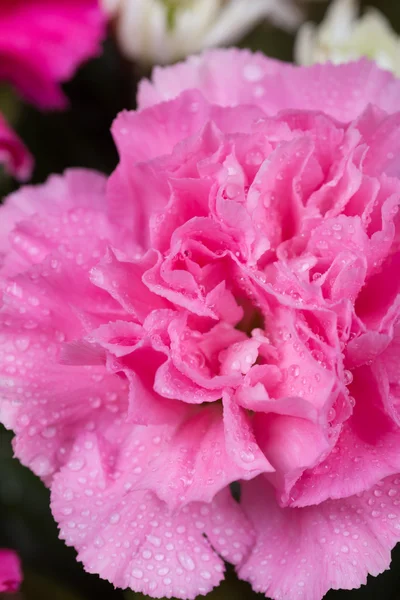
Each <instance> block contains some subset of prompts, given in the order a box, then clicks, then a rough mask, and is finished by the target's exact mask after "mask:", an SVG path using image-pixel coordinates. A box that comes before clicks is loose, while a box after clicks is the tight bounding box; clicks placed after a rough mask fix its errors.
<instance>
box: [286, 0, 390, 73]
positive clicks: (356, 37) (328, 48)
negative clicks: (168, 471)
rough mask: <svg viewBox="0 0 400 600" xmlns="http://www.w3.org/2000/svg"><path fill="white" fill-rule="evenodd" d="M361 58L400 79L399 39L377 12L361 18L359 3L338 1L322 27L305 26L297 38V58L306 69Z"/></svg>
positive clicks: (344, 0)
mask: <svg viewBox="0 0 400 600" xmlns="http://www.w3.org/2000/svg"><path fill="white" fill-rule="evenodd" d="M362 56H366V57H368V58H371V59H373V60H375V61H376V62H377V63H378V64H379V66H381V67H382V68H384V69H387V70H389V71H393V72H394V73H396V74H397V75H400V38H399V36H398V35H397V34H396V33H395V32H394V31H393V29H392V27H391V25H390V22H389V21H388V20H387V19H386V17H385V16H384V15H383V14H382V13H381V12H379V11H378V10H376V9H374V8H369V9H367V11H366V12H365V14H364V15H363V16H361V17H359V8H358V3H357V0H335V1H334V2H333V3H332V4H331V5H330V6H329V8H328V10H327V13H326V16H325V18H324V20H323V21H322V23H321V25H319V26H316V25H314V24H313V23H305V24H304V25H303V26H302V27H301V28H300V30H299V33H298V35H297V39H296V45H295V57H296V61H297V62H298V63H300V64H303V65H310V64H313V63H317V62H326V61H331V62H334V63H342V62H347V61H350V60H356V59H359V58H361V57H362Z"/></svg>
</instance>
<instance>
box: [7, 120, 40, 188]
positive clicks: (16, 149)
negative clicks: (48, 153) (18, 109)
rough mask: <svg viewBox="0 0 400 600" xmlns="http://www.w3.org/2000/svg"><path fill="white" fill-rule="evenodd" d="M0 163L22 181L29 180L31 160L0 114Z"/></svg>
mask: <svg viewBox="0 0 400 600" xmlns="http://www.w3.org/2000/svg"><path fill="white" fill-rule="evenodd" d="M0 163H2V164H3V165H4V166H5V168H6V169H7V171H8V172H9V173H10V174H11V175H13V176H14V177H16V178H17V179H20V180H22V181H25V180H26V179H29V177H30V175H31V173H32V168H33V159H32V156H31V155H30V154H29V152H28V151H27V149H26V148H25V146H24V144H23V143H22V142H21V140H20V139H19V137H18V136H17V135H16V134H15V133H14V132H13V131H12V130H11V129H10V127H9V126H8V125H7V123H6V121H5V120H4V118H3V117H2V116H1V113H0Z"/></svg>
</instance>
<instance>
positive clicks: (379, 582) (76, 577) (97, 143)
mask: <svg viewBox="0 0 400 600" xmlns="http://www.w3.org/2000/svg"><path fill="white" fill-rule="evenodd" d="M363 5H364V6H366V5H369V6H371V5H374V6H377V7H378V8H379V9H380V10H381V11H382V12H383V13H384V14H386V15H387V16H388V17H389V18H390V20H391V23H392V25H393V28H394V29H395V30H397V31H398V32H400V2H399V1H398V0H380V1H379V2H378V1H375V2H373V1H371V2H363ZM325 8H326V3H324V2H322V3H321V2H318V3H309V5H308V6H307V10H308V14H309V18H311V19H313V20H315V21H319V20H320V19H321V18H322V16H323V13H324V10H325ZM293 42H294V36H293V35H289V34H287V33H284V32H282V31H280V30H278V29H275V28H273V27H271V26H269V25H262V26H259V27H258V28H257V29H256V30H255V31H253V32H252V33H251V34H250V35H249V36H247V38H246V39H244V40H243V41H242V42H241V44H240V45H242V46H244V47H249V48H252V49H254V50H262V51H263V52H265V54H267V55H269V56H273V57H276V58H281V59H283V60H289V61H290V60H292V55H293ZM139 77H140V73H139V69H138V68H135V67H134V66H132V64H130V63H128V62H126V61H125V60H123V59H122V58H121V56H120V55H119V53H118V50H117V48H116V46H115V44H114V42H113V39H112V35H110V36H109V39H108V40H107V41H106V42H105V44H104V53H103V55H102V56H101V57H99V58H98V59H96V60H93V61H91V62H90V63H89V64H87V65H85V66H84V67H83V68H82V69H81V70H80V71H79V73H78V74H77V76H76V77H75V79H74V80H73V81H72V82H70V83H68V84H67V85H66V86H65V92H66V94H67V95H68V97H69V100H70V108H69V110H67V111H65V112H62V113H53V114H49V113H40V112H38V111H37V110H35V109H34V108H33V107H31V106H27V105H24V104H23V103H22V102H21V101H20V100H18V98H17V96H16V95H14V94H13V92H12V91H10V90H9V89H7V88H1V89H0V109H1V110H2V111H3V112H5V113H6V115H7V116H8V118H9V120H10V121H11V123H12V124H13V126H14V127H15V129H16V130H17V131H18V133H19V134H20V135H21V137H22V139H23V140H24V141H25V143H26V144H27V146H28V147H29V148H30V150H31V152H32V154H33V155H34V157H35V161H36V168H35V172H34V177H33V182H42V181H44V180H45V179H46V178H47V176H48V175H49V174H50V173H54V172H58V173H60V172H62V171H63V170H64V169H65V168H67V167H71V166H84V167H89V168H95V169H98V170H100V171H103V172H105V173H111V172H112V170H113V169H114V168H115V166H116V163H117V154H116V151H115V149H114V145H113V142H112V139H111V135H110V133H109V128H110V125H111V123H112V120H113V119H114V117H115V116H116V114H117V113H118V112H119V111H120V110H122V109H124V108H132V107H134V99H135V94H136V87H137V82H138V79H139ZM15 187H16V185H15V183H14V182H13V181H12V180H11V179H9V178H7V177H5V175H4V174H3V173H0V197H4V196H5V195H6V194H7V193H9V192H10V191H12V190H13V189H15ZM11 438H12V436H11V434H10V433H8V432H6V431H4V429H1V426H0V547H2V546H7V547H12V548H15V549H17V550H18V552H19V553H20V555H21V557H22V560H23V564H24V572H25V581H24V584H23V588H22V592H21V594H18V595H14V596H12V597H11V596H10V599H11V598H13V599H14V600H17V599H18V600H20V599H21V600H22V599H25V600H85V599H86V600H97V599H98V598H103V597H104V598H108V599H109V600H117V599H121V600H123V599H125V600H140V599H143V598H144V596H142V595H141V594H134V593H133V592H129V593H123V592H122V591H120V590H114V589H113V587H112V586H111V585H109V584H108V583H107V582H104V581H102V580H100V579H99V578H98V577H96V576H91V575H87V574H86V573H84V571H83V569H82V567H81V566H80V565H79V564H78V563H77V562H76V560H75V553H74V551H73V550H71V549H70V548H66V546H65V545H64V543H63V542H61V541H60V540H58V534H57V527H56V525H55V523H54V521H53V518H52V516H51V513H50V509H49V494H48V491H47V490H46V489H45V488H44V486H43V485H42V484H41V482H40V481H39V480H38V479H37V478H36V477H35V476H34V475H32V473H30V472H29V471H28V470H27V469H25V468H24V467H22V466H21V465H20V464H19V463H18V461H16V460H14V459H13V458H12V449H11ZM5 597H6V596H5V595H4V598H5ZM263 597H264V596H260V595H259V594H255V593H253V592H252V591H251V588H250V586H249V585H247V584H246V583H244V582H239V581H238V580H237V579H236V577H235V575H234V573H233V572H232V571H229V573H228V576H227V580H226V581H225V582H224V583H223V584H222V585H221V586H220V587H219V588H218V589H217V590H215V591H214V592H213V593H212V594H210V595H209V596H208V598H210V599H212V600H222V599H224V600H251V599H252V598H263ZM339 599H340V600H400V545H399V546H398V547H397V548H396V549H395V550H394V552H393V561H392V568H391V570H390V571H387V572H386V573H384V574H383V575H381V576H380V577H376V578H370V579H369V581H368V585H367V586H362V588H360V589H359V590H354V591H351V592H347V591H338V592H334V591H331V592H329V593H328V594H327V595H326V596H325V600H339ZM287 600H293V599H291V598H288V599H287Z"/></svg>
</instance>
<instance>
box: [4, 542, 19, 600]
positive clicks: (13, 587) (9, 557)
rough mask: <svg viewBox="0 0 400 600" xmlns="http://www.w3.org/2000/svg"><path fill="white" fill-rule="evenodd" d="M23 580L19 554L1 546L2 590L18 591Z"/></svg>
mask: <svg viewBox="0 0 400 600" xmlns="http://www.w3.org/2000/svg"><path fill="white" fill-rule="evenodd" d="M21 580H22V573H21V565H20V562H19V558H18V556H17V555H16V554H15V552H13V551H12V550H3V549H1V548H0V592H17V591H18V589H19V586H20V584H21Z"/></svg>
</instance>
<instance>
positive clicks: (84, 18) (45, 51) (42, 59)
mask: <svg viewBox="0 0 400 600" xmlns="http://www.w3.org/2000/svg"><path fill="white" fill-rule="evenodd" d="M104 26H105V15H104V13H103V12H102V10H101V8H100V6H99V1H98V0H1V2H0V80H6V81H9V82H10V83H12V84H13V85H14V86H15V87H16V88H17V89H18V91H19V92H20V93H21V94H23V96H24V97H25V98H26V99H27V100H28V101H30V102H32V103H33V104H36V105H37V106H39V107H40V108H46V109H47V108H63V107H64V106H65V104H66V98H65V96H64V94H63V92H62V89H61V87H60V83H61V82H63V81H67V80H68V79H70V78H71V77H72V76H73V74H74V73H75V71H76V69H77V67H78V66H79V65H80V64H81V63H82V62H83V61H85V60H87V59H88V58H91V57H92V56H95V55H96V54H97V53H98V52H99V50H100V41H101V39H102V37H103V34H104Z"/></svg>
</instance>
